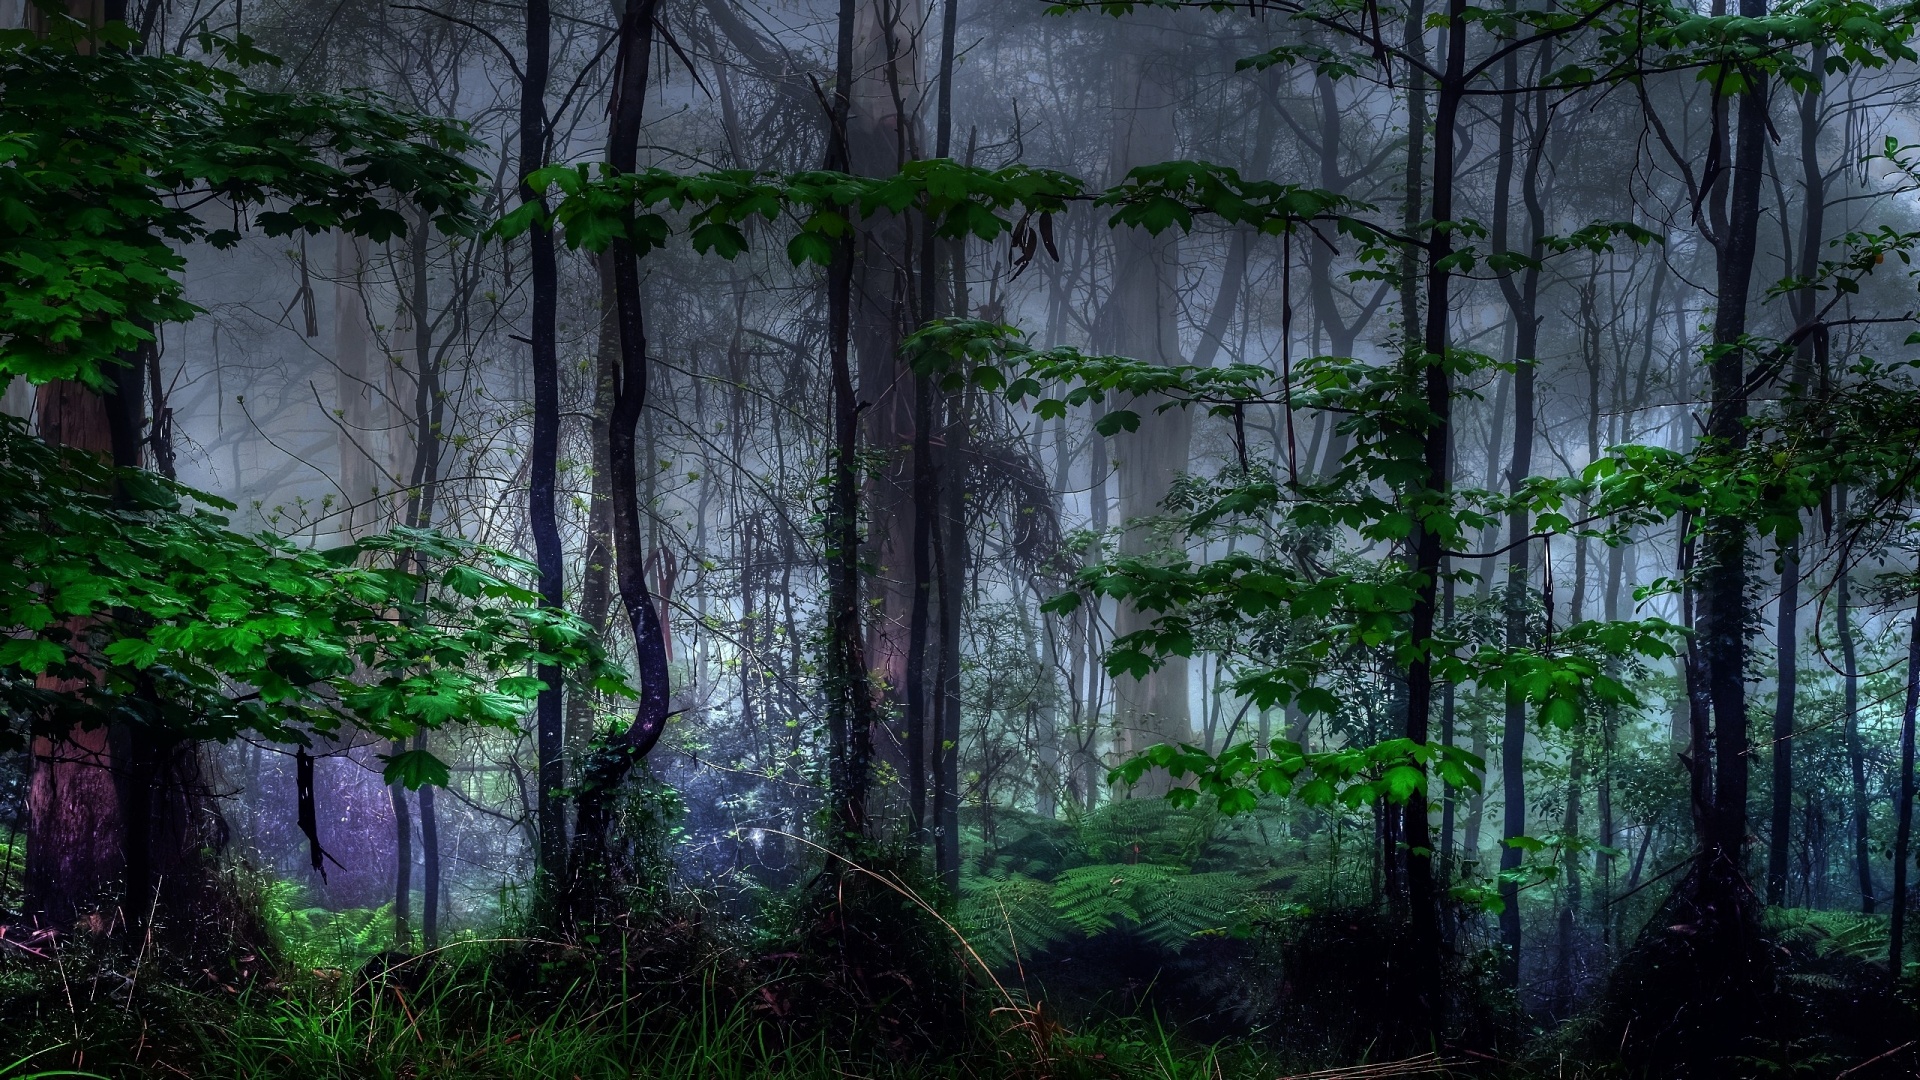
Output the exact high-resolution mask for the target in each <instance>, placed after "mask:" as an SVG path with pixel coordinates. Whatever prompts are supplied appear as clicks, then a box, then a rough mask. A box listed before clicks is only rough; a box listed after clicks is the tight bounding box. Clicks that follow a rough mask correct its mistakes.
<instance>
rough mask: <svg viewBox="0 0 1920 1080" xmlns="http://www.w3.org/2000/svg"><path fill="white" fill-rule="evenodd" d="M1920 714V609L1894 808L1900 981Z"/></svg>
mask: <svg viewBox="0 0 1920 1080" xmlns="http://www.w3.org/2000/svg"><path fill="white" fill-rule="evenodd" d="M1916 711H1920V605H1916V607H1915V610H1914V617H1913V626H1912V628H1910V629H1909V630H1908V631H1907V701H1906V707H1905V708H1904V709H1902V710H1901V712H1900V786H1899V794H1898V795H1897V796H1896V798H1897V800H1898V802H1897V803H1896V804H1895V806H1894V814H1895V820H1896V822H1897V824H1896V825H1895V826H1894V834H1893V909H1892V911H1891V912H1890V913H1889V919H1888V925H1887V969H1888V973H1889V974H1890V975H1891V976H1892V977H1893V978H1894V979H1896V980H1898V979H1899V978H1900V976H1901V974H1902V973H1903V972H1904V971H1905V970H1906V966H1905V965H1906V957H1907V869H1908V866H1907V863H1908V860H1909V859H1911V858H1912V856H1913V755H1914V748H1913V738H1914V731H1913V728H1914V714H1915V712H1916Z"/></svg>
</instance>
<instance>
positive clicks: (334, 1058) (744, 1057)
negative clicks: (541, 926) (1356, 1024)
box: [0, 965, 1288, 1080]
mask: <svg viewBox="0 0 1920 1080" xmlns="http://www.w3.org/2000/svg"><path fill="white" fill-rule="evenodd" d="M74 966H77V965H74ZM12 974H13V976H14V981H12V982H11V985H10V988H11V989H12V990H14V991H18V992H17V993H15V994H12V995H10V997H11V1001H10V1003H9V1010H8V1011H9V1012H10V1013H11V1014H12V1015H11V1017H10V1018H9V1020H8V1022H6V1023H4V1025H0V1047H4V1050H0V1063H4V1062H5V1061H7V1060H9V1059H11V1058H16V1057H17V1058H18V1060H14V1061H13V1062H12V1064H11V1065H4V1066H0V1080H32V1078H52V1077H106V1078H121V1077H127V1078H135V1077H137V1078H142V1080H144V1078H147V1077H178V1076H186V1077H194V1078H206V1080H226V1078H232V1080H282V1078H284V1080H429V1078H447V1080H576V1078H577V1080H613V1078H616V1077H617V1078H621V1080H626V1078H631V1077H649V1078H660V1080H683V1078H684V1080H696V1078H698V1080H841V1078H846V1077H868V1078H873V1080H909V1078H928V1080H945V1078H952V1080H962V1078H974V1077H1009V1078H1022V1077H1032V1078H1034V1080H1039V1078H1042V1077H1045V1078H1049V1080H1096V1078H1097V1080H1149V1078H1151V1080H1203V1078H1204V1080H1234V1078H1237V1077H1246V1078H1248V1080H1252V1078H1254V1077H1262V1078H1264V1080H1271V1078H1272V1077H1274V1076H1277V1075H1281V1074H1282V1073H1283V1072H1285V1071H1288V1070H1283V1069H1280V1068H1278V1067H1277V1066H1276V1064H1275V1063H1274V1062H1273V1061H1271V1060H1269V1059H1264V1058H1263V1057H1262V1056H1261V1055H1259V1054H1257V1053H1255V1052H1254V1051H1252V1050H1247V1049H1241V1048H1220V1047H1208V1046H1200V1045H1192V1044H1188V1043H1184V1042H1182V1041H1181V1040H1180V1039H1178V1038H1177V1037H1176V1036H1174V1035H1173V1034H1172V1033H1170V1032H1169V1031H1167V1030H1166V1029H1164V1028H1163V1027H1161V1026H1160V1025H1159V1024H1157V1023H1156V1022H1154V1021H1153V1020H1151V1019H1135V1020H1126V1021H1113V1022H1109V1023H1107V1024H1105V1025H1102V1026H1098V1027H1094V1028H1089V1029H1084V1030H1077V1031H1068V1030H1066V1029H1064V1028H1062V1027H1060V1026H1058V1025H1056V1024H1054V1023H1052V1022H1051V1021H1050V1020H1048V1019H1045V1018H1044V1014H1043V1013H1035V1012H1032V1011H1028V1010H1024V1009H1021V1010H1018V1011H1015V1010H1010V1009H1006V1008H1001V1009H994V1010H991V1011H983V1012H982V1013H981V1015H980V1016H979V1017H978V1018H977V1019H976V1021H975V1023H976V1030H975V1032H974V1034H973V1037H971V1038H969V1039H967V1040H965V1043H964V1045H962V1046H961V1047H959V1048H957V1049H954V1050H949V1051H944V1052H941V1053H938V1054H934V1055H920V1056H914V1055H910V1054H906V1055H903V1054H891V1053H889V1052H887V1051H886V1050H885V1049H884V1048H882V1047H878V1046H877V1045H874V1044H871V1043H869V1044H867V1045H856V1046H848V1045H842V1044H837V1043H835V1042H834V1041H833V1038H832V1037H830V1036H828V1035H824V1034H813V1035H805V1034H801V1035H796V1034H794V1033H793V1031H792V1030H791V1029H786V1028H783V1027H782V1026H780V1025H778V1024H775V1023H773V1022H770V1018H769V1017H768V1016H767V1015H766V1012H765V1010H764V1008H762V1007H761V1002H762V999H761V998H760V997H758V996H756V995H746V996H744V997H743V998H742V999H741V1001H742V1003H741V1004H726V1003H723V1002H721V1001H719V1000H717V998H716V997H715V996H713V995H704V994H703V995H701V996H699V998H698V1000H695V1001H692V1002H689V1001H686V1000H685V999H684V998H685V995H684V994H683V993H682V992H681V991H680V990H679V989H677V988H675V989H664V988H658V987H645V988H642V987H633V988H630V992H628V993H627V994H625V995H620V994H610V993H606V992H604V990H602V991H601V992H592V993H589V992H588V988H586V987H585V986H580V987H578V988H577V989H576V990H575V991H570V992H556V993H551V994H543V995H541V997H542V1003H541V1004H539V1005H537V1006H535V1005H532V1004H530V1000H529V998H528V997H527V996H523V995H516V994H513V993H511V992H508V991H506V990H505V989H504V988H503V987H502V986H500V985H499V984H498V983H497V982H495V981H494V980H495V975H494V974H493V973H492V971H491V970H490V969H489V968H487V967H486V966H485V965H475V966H474V967H471V968H468V969H464V970H458V971H454V972H453V973H451V974H450V975H447V976H446V977H443V978H439V979H433V980H428V981H427V982H426V984H425V985H424V986H422V987H421V988H420V989H419V990H417V991H415V992H413V993H409V992H408V991H406V990H405V989H403V988H401V989H396V987H394V986H391V985H388V986H384V987H382V986H380V985H378V984H374V985H371V986H362V987H359V988H355V987H353V986H352V985H351V982H352V979H351V977H350V976H342V977H339V978H337V979H332V980H328V979H323V978H315V977H312V976H307V977H306V978H304V979H302V980H300V981H299V982H297V983H296V984H294V985H290V986H281V987H278V988H274V989H260V990H243V991H240V992H238V993H233V994H219V993H207V992H202V991H197V990H187V989H182V988H179V987H176V986H167V985H155V986H151V987H148V988H145V989H141V990H139V991H138V992H137V994H136V996H135V997H134V998H133V999H132V1000H131V1001H128V1000H127V999H125V998H124V997H123V998H119V999H115V998H114V997H112V996H110V995H100V994H97V993H96V994H94V996H93V997H92V999H91V1000H89V998H88V996H87V995H88V993H90V992H91V991H90V989H89V987H88V985H87V984H86V983H80V984H79V985H76V984H75V982H74V980H72V979H71V978H69V979H68V980H67V981H65V982H64V983H63V982H62V981H60V980H59V978H58V977H57V976H56V975H55V974H54V973H53V972H51V971H48V970H47V969H46V968H42V969H40V971H39V972H38V973H37V983H36V985H32V986H29V985H28V984H26V983H25V982H22V981H20V979H19V977H20V975H21V972H19V971H18V970H17V969H16V971H15V972H13V973H12ZM69 974H70V975H71V974H74V973H69ZM3 992H4V991H0V993H3ZM70 994H71V995H74V996H71V997H70V996H69V995H70ZM669 999H671V1000H669Z"/></svg>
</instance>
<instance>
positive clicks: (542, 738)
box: [519, 0, 567, 888]
mask: <svg viewBox="0 0 1920 1080" xmlns="http://www.w3.org/2000/svg"><path fill="white" fill-rule="evenodd" d="M551 54H552V13H551V11H550V10H549V4H548V2H547V0H527V14H526V66H525V70H524V72H523V74H522V78H521V81H520V132H519V135H520V155H519V166H520V188H521V190H520V194H521V197H522V198H525V199H529V200H533V201H544V196H543V193H542V192H539V191H535V190H534V189H533V187H532V186H531V185H529V184H528V183H527V177H528V176H530V175H532V173H533V172H534V171H535V170H537V169H539V168H541V167H542V166H544V165H545V164H546V163H547V142H548V131H547V128H548V119H547V102H546V95H547V79H548V73H549V69H550V66H551ZM527 244H528V253H527V258H528V262H527V277H528V285H529V287H530V288H531V290H532V310H531V315H530V317H529V322H528V327H527V338H528V342H529V346H528V347H529V348H530V349H531V351H532V354H533V364H532V369H531V374H532V382H533V431H532V438H531V440H530V442H529V445H528V448H527V477H528V486H527V523H528V526H529V530H530V531H531V532H532V534H533V561H534V565H535V567H536V568H537V570H538V589H539V593H540V604H541V606H542V607H546V608H551V609H556V610H557V609H559V608H560V607H561V605H562V603H563V601H564V597H563V590H564V587H565V576H564V569H563V566H562V563H561V559H562V552H561V548H560V523H559V518H558V511H557V508H556V506H555V487H556V484H557V482H558V478H559V462H560V345H559V339H558V336H557V335H558V328H557V324H556V318H557V314H556V312H557V304H558V300H559V288H560V286H559V267H558V264H557V262H556V254H555V250H554V236H553V230H552V229H550V228H548V227H546V226H545V225H543V224H540V225H535V226H534V227H533V228H532V229H531V230H530V231H529V232H528V234H527ZM535 674H536V675H537V677H538V678H539V679H540V681H541V682H543V683H545V684H546V685H545V688H544V689H542V690H541V691H540V696H539V698H538V699H537V700H536V702H535V704H534V744H535V753H536V755H537V757H538V760H539V768H538V770H537V778H536V781H535V782H536V783H537V784H538V785H539V790H538V791H537V792H535V794H534V819H535V822H536V825H537V828H538V837H539V844H538V849H537V852H536V858H537V864H538V868H539V871H540V874H541V879H542V887H543V888H544V887H546V886H548V885H551V883H552V881H553V877H554V875H556V874H557V873H558V872H559V871H560V868H561V860H562V857H563V855H564V852H565V849H566V841H567V829H566V822H565V820H564V818H563V817H562V806H561V803H560V799H559V791H560V789H561V787H562V786H564V785H565V783H566V771H565V770H566V725H565V717H564V714H563V712H562V703H563V698H564V690H563V687H562V683H561V680H560V670H559V668H557V667H555V666H553V665H551V664H548V665H542V666H541V667H539V668H538V669H537V671H536V672H535Z"/></svg>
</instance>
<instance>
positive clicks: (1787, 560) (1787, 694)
mask: <svg viewBox="0 0 1920 1080" xmlns="http://www.w3.org/2000/svg"><path fill="white" fill-rule="evenodd" d="M1825 56H1826V45H1825V43H1821V44H1819V45H1816V46H1815V47H1814V51H1813V58H1812V63H1813V65H1814V66H1815V68H1816V69H1817V68H1819V67H1820V65H1821V64H1822V62H1823V61H1824V59H1825ZM1800 178H1801V180H1800V183H1801V204H1800V245H1799V246H1800V251H1799V257H1800V265H1799V267H1798V270H1797V273H1798V275H1799V277H1800V279H1801V280H1802V281H1804V282H1805V283H1806V284H1805V285H1804V286H1803V287H1801V288H1799V289H1795V290H1794V292H1793V295H1792V296H1791V297H1790V299H1789V307H1790V310H1791V311H1792V313H1793V319H1794V322H1795V323H1796V324H1804V323H1806V322H1808V321H1810V320H1811V319H1812V318H1813V315H1814V305H1815V303H1816V299H1817V295H1818V294H1817V292H1816V289H1815V285H1814V282H1815V279H1816V276H1817V271H1818V270H1819V265H1820V252H1821V250H1822V249H1823V247H1824V243H1823V241H1824V239H1825V236H1824V233H1825V224H1826V209H1827V178H1826V173H1825V171H1824V170H1823V169H1822V168H1821V167H1820V85H1819V83H1818V82H1815V83H1812V84H1810V85H1809V86H1808V87H1807V88H1806V89H1805V90H1804V91H1802V92H1801V94H1800ZM1816 333H1820V332H1816ZM1814 337H1815V335H1808V336H1807V337H1806V338H1804V339H1803V340H1802V341H1801V342H1800V343H1799V344H1798V345H1797V346H1796V347H1795V349H1794V358H1793V369H1792V370H1793V374H1792V376H1791V379H1790V381H1789V384H1788V394H1789V396H1792V395H1797V394H1799V393H1800V392H1801V391H1802V390H1804V389H1805V387H1806V385H1807V380H1808V378H1809V376H1810V374H1811V371H1812V362H1813V351H1814ZM1774 626H1775V634H1776V636H1777V637H1778V639H1779V643H1778V645H1777V646H1776V661H1775V664H1776V669H1777V671H1778V673H1779V678H1778V682H1777V685H1778V693H1777V695H1776V697H1775V700H1774V707H1773V787H1772V791H1771V792H1770V795H1771V798H1772V800H1773V807H1772V810H1773V813H1772V828H1771V830H1770V833H1769V836H1768V838H1767V903H1769V904H1774V905H1780V904H1785V903H1786V902H1787V853H1788V851H1789V850H1790V844H1791V840H1792V832H1793V755H1794V749H1795V748H1794V707H1795V705H1796V701H1795V698H1796V696H1797V695H1798V693H1799V684H1800V540H1799V537H1797V536H1796V537H1795V538H1794V539H1792V540H1790V541H1788V542H1787V543H1786V544H1785V545H1784V546H1783V547H1782V548H1781V551H1780V606H1779V610H1778V614H1777V615H1776V617H1775V619H1774Z"/></svg>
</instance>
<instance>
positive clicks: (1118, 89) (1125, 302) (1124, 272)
mask: <svg viewBox="0 0 1920 1080" xmlns="http://www.w3.org/2000/svg"><path fill="white" fill-rule="evenodd" d="M1153 25H1155V26H1156V27H1158V28H1161V29H1164V28H1165V26H1166V21H1165V20H1164V19H1158V20H1157V21H1156V22H1155V23H1154V24H1153ZM1112 74H1113V82H1112V88H1111V94H1112V97H1111V104H1112V108H1111V115H1112V117H1113V124H1114V130H1113V142H1112V151H1111V154H1110V155H1109V159H1108V166H1107V172H1108V179H1109V181H1110V182H1111V183H1116V184H1117V183H1119V182H1120V181H1121V180H1122V179H1123V178H1124V177H1125V176H1126V175H1127V173H1128V172H1129V171H1131V170H1132V169H1134V168H1135V167H1137V166H1140V165H1146V164H1150V163H1154V162H1160V161H1166V160H1169V159H1171V158H1172V157H1173V156H1174V148H1175V143H1176V139H1175V132H1174V119H1175V101H1176V96H1177V95H1176V87H1175V80H1176V77H1177V68H1176V65H1175V63H1174V61H1173V59H1172V58H1171V57H1170V56H1167V55H1164V54H1161V53H1159V52H1158V51H1157V50H1155V49H1154V48H1153V47H1149V46H1145V45H1142V44H1141V43H1139V42H1133V41H1128V42H1123V43H1122V44H1121V45H1120V53H1119V55H1118V57H1116V59H1115V60H1114V64H1113V72H1112ZM1113 259H1114V281H1113V290H1112V292H1111V294H1110V295H1109V297H1108V299H1107V303H1106V306H1105V308H1104V309H1103V310H1102V311H1101V313H1100V319H1099V329H1100V334H1099V337H1098V339H1097V340H1096V342H1095V347H1096V348H1099V349H1103V350H1109V351H1112V352H1116V353H1120V354H1122V355H1125V356H1131V357H1135V358H1138V359H1141V360H1147V361H1151V362H1153V363H1158V364H1178V363H1180V362H1181V352H1180V335H1179V311H1178V308H1179V303H1178V299H1179V298H1178V284H1179V281H1178V275H1179V260H1180V252H1179V245H1178V243H1177V242H1176V241H1175V239H1174V237H1173V234H1172V232H1171V231H1167V232H1163V233H1160V234H1158V235H1152V234H1149V233H1148V232H1147V231H1146V230H1144V229H1116V230H1114V231H1113ZM1154 404H1155V403H1152V402H1148V403H1140V404H1137V405H1136V406H1135V408H1136V409H1137V411H1138V412H1139V413H1140V426H1139V428H1138V429H1137V430H1135V431H1133V432H1132V433H1130V434H1128V435H1125V436H1121V437H1118V438H1116V439H1115V450H1116V451H1117V454H1118V456H1119V459H1120V462H1119V464H1120V467H1119V483H1120V525H1121V528H1122V530H1123V532H1122V534H1121V537H1120V548H1121V551H1122V553H1123V554H1125V555H1130V556H1144V555H1148V554H1149V553H1151V552H1153V551H1154V550H1156V549H1157V548H1159V547H1160V546H1161V542H1160V539H1161V538H1160V537H1158V536H1156V534H1155V530H1154V529H1153V528H1152V527H1151V525H1150V523H1149V520H1148V519H1151V518H1153V517H1155V516H1157V515H1159V514H1160V513H1161V510H1162V503H1163V502H1164V501H1165V500H1166V497H1167V493H1168V492H1169V491H1170V490H1171V488H1172V485H1173V481H1174V478H1175V477H1176V476H1178V475H1179V474H1180V473H1182V472H1184V471H1185V470H1186V468H1187V457H1188V451H1189V443H1190V442H1191V441H1192V435H1193V432H1192V418H1191V416H1189V415H1188V413H1187V411H1186V410H1185V409H1178V408H1175V409H1168V410H1166V411H1164V412H1157V411H1155V410H1154ZM1157 618H1158V615H1157V614H1156V613H1153V612H1146V611H1142V610H1140V609H1138V608H1136V607H1135V606H1134V605H1132V604H1130V603H1127V602H1126V601H1124V600H1123V601H1121V602H1120V604H1119V610H1118V613H1117V618H1116V621H1115V626H1114V632H1115V633H1116V634H1117V635H1125V634H1129V633H1133V632H1135V631H1139V630H1145V629H1147V628H1149V627H1150V626H1152V625H1153V623H1154V622H1155V620H1156V619H1157ZM1188 669H1189V664H1188V662H1187V660H1186V659H1185V658H1183V657H1175V658H1172V659H1171V660H1169V661H1168V662H1167V663H1165V664H1163V665H1161V666H1160V667H1159V668H1158V669H1156V670H1154V671H1152V672H1149V673H1148V674H1146V675H1145V676H1143V677H1140V678H1137V679H1136V678H1130V677H1126V678H1119V679H1116V680H1115V682H1114V696H1115V714H1116V715H1115V721H1116V725H1117V736H1118V738H1119V739H1120V740H1121V746H1120V749H1121V751H1122V752H1125V753H1131V752H1136V751H1140V750H1145V749H1146V748H1147V747H1149V746H1153V745H1155V744H1157V743H1164V742H1184V741H1188V740H1190V739H1191V738H1192V734H1193V720H1192V717H1191V715H1190V712H1189V705H1188V679H1189V671H1188ZM1169 783H1170V778H1169V777H1168V775H1167V774H1166V772H1165V771H1164V770H1155V771H1154V772H1151V773H1149V774H1147V776H1146V777H1144V778H1142V780H1141V782H1140V783H1139V784H1137V785H1135V786H1134V788H1133V789H1132V790H1131V794H1132V795H1134V796H1135V797H1158V796H1160V795H1162V794H1164V793H1165V792H1166V790H1167V788H1168V786H1169Z"/></svg>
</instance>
